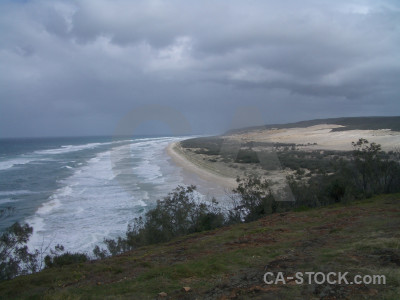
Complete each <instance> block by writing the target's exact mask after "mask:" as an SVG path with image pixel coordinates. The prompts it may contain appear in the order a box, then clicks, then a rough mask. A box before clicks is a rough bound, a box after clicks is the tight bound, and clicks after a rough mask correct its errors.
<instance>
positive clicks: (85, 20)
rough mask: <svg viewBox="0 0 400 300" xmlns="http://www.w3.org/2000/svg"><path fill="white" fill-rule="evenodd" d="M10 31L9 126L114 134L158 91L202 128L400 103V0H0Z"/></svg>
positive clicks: (35, 132) (4, 34)
mask: <svg viewBox="0 0 400 300" xmlns="http://www.w3.org/2000/svg"><path fill="white" fill-rule="evenodd" d="M0 41H1V42H0V137H12V136H63V135H101V134H112V133H113V132H114V130H115V128H116V126H117V123H118V121H119V120H120V119H121V118H123V117H124V115H125V114H126V113H127V112H129V111H132V110H135V109H136V110H137V109H139V108H140V107H143V105H148V104H151V105H163V106H167V107H169V108H170V109H172V110H177V111H179V112H180V113H182V114H183V116H184V117H185V118H186V119H187V120H189V123H190V125H191V128H192V133H194V134H198V133H221V132H223V131H225V130H227V129H228V128H230V127H231V126H233V127H236V126H238V124H239V125H241V126H242V125H243V126H246V125H254V124H259V123H284V122H290V121H299V120H306V119H315V118H325V117H339V116H363V115H399V112H400V99H399V96H400V1H398V0H393V1H385V0H379V1H376V0H372V1H362V0H359V1H352V0H344V1H341V0H337V1H324V0H319V1H317V0H314V1H313V0H310V1H309V0H303V1H298V0H294V1H285V0H277V1H261V0H260V1H243V0H241V1H234V0H220V1H215V0H212V1H208V0H202V1H189V0H182V1H176V0H169V1H153V0H144V1H140V0H136V1H131V0H113V1H111V0H110V1H105V0H88V1H57V0H51V1H50V0H49V1H34V0H32V1H29V0H28V1H15V0H14V1H11V0H10V1H4V0H0ZM243 107H244V108H243ZM242 109H244V111H250V112H251V111H256V112H257V113H258V114H259V115H258V116H254V117H253V116H251V114H247V116H246V114H244V115H245V116H244V117H243V116H242V118H240V121H237V120H236V121H234V119H235V118H234V116H235V114H237V113H238V111H239V112H240V111H241V110H242ZM160 124H161V123H160ZM160 124H158V123H157V122H155V123H148V124H144V125H143V126H141V127H140V128H139V129H138V131H140V132H141V133H160V131H163V129H162V128H163V125H160ZM152 129H154V131H152ZM165 132H168V131H167V130H165Z"/></svg>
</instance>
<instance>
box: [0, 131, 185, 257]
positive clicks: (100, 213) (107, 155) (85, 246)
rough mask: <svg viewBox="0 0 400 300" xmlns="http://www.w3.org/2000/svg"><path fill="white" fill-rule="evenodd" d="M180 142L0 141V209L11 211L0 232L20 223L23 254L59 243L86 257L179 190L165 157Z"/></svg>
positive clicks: (176, 173) (178, 177) (177, 173)
mask: <svg viewBox="0 0 400 300" xmlns="http://www.w3.org/2000/svg"><path fill="white" fill-rule="evenodd" d="M181 139H182V138H180V137H141V138H120V139H117V140H115V139H111V138H109V137H85V138H43V139H2V140H0V209H4V208H9V209H11V211H10V212H9V213H7V214H5V215H3V216H2V217H1V218H0V231H3V230H4V229H5V228H7V227H8V226H10V225H12V224H13V223H14V222H21V223H28V224H29V225H31V226H32V227H33V228H34V233H33V235H32V237H31V239H30V241H29V247H30V248H36V249H39V250H44V248H47V247H48V246H49V245H50V246H52V247H53V246H55V245H57V244H62V245H63V246H64V247H65V249H66V250H68V251H80V252H86V253H89V254H90V252H91V250H92V249H93V247H94V246H95V245H98V244H101V243H102V241H103V240H104V238H116V237H118V236H123V235H124V233H125V231H126V229H127V225H128V224H129V222H131V221H132V220H133V219H134V218H135V217H138V216H141V215H143V214H144V213H145V212H146V211H147V210H148V209H150V208H151V207H154V205H155V203H156V201H157V199H162V198H163V197H164V196H166V195H167V194H168V193H169V192H171V191H172V189H174V188H175V187H176V186H177V185H182V184H183V176H182V170H181V169H180V168H179V167H177V166H176V165H174V164H173V163H172V162H171V159H170V158H169V157H168V155H167V154H166V152H165V148H166V147H167V145H168V144H169V143H171V142H175V141H179V140H181Z"/></svg>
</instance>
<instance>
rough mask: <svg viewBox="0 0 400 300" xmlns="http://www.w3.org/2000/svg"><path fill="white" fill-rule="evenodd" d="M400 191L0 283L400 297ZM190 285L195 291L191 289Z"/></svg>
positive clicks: (8, 289)
mask: <svg viewBox="0 0 400 300" xmlns="http://www.w3.org/2000/svg"><path fill="white" fill-rule="evenodd" d="M399 228H400V194H392V195H382V196H378V197H375V198H371V199H368V200H364V201H362V202H358V203H354V204H352V205H348V206H344V205H340V206H338V205H336V206H329V207H325V208H320V209H313V210H307V211H301V212H289V213H284V214H274V215H270V216H267V217H265V218H263V219H260V220H258V221H256V222H252V223H247V224H239V225H235V226H231V227H225V228H220V229H217V230H214V231H209V232H203V233H199V234H194V235H190V236H186V237H182V238H178V239H175V240H173V241H172V242H169V243H165V244H160V245H153V246H147V247H142V248H139V249H137V250H135V251H132V252H129V253H126V254H124V255H120V256H117V257H113V258H109V259H105V260H102V261H92V262H87V263H82V264H76V265H70V266H65V267H62V268H52V269H47V270H44V271H43V272H40V273H37V274H34V275H29V276H21V277H18V278H16V279H14V280H12V281H6V282H2V283H0V298H3V299H18V298H22V299H28V298H29V299H39V298H40V299H42V298H44V299H54V298H56V299H98V298H108V299H157V298H161V297H160V296H158V294H159V293H160V292H165V293H167V295H168V296H166V297H162V298H163V299H233V298H234V299H247V298H252V299H296V298H299V299H311V298H317V299H318V298H323V299H342V298H348V299H358V298H359V299H366V298H371V299H398V295H399V294H400V268H399V267H400V231H399ZM265 270H268V271H270V272H278V271H283V272H285V274H287V275H288V276H290V275H291V274H293V273H295V272H299V271H302V272H306V271H314V272H319V271H321V272H324V273H328V272H339V271H340V272H346V271H348V272H349V274H350V275H349V276H348V277H349V278H351V275H355V274H364V275H365V274H369V275H380V274H383V275H385V276H386V279H387V283H386V285H328V284H323V285H316V284H311V285H309V284H303V285H296V284H294V282H293V281H291V282H289V283H288V284H286V285H266V284H264V283H263V274H264V273H265ZM186 286H188V287H190V288H191V290H190V291H189V292H185V291H183V290H182V287H186Z"/></svg>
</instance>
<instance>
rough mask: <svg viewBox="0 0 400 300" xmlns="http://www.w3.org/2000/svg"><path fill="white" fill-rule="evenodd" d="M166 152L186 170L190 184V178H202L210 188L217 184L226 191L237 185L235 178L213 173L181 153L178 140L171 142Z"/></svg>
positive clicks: (194, 179)
mask: <svg viewBox="0 0 400 300" xmlns="http://www.w3.org/2000/svg"><path fill="white" fill-rule="evenodd" d="M166 152H167V154H168V155H169V156H170V157H171V159H172V160H173V162H174V163H175V164H176V165H178V166H180V167H181V168H182V169H183V170H184V172H185V175H186V176H188V177H187V178H186V179H187V181H188V184H190V182H189V181H191V180H190V179H193V180H192V181H196V180H197V181H198V180H199V179H200V180H202V181H203V183H205V184H206V185H207V186H208V187H209V188H210V189H215V188H216V186H219V187H220V188H222V189H223V190H225V191H231V190H232V189H234V188H236V187H237V183H236V179H235V178H231V177H225V176H222V175H219V174H216V173H213V172H211V171H208V170H206V169H204V168H202V167H200V166H198V165H197V164H195V163H194V162H192V161H190V160H188V159H187V158H186V157H185V156H184V155H183V154H181V153H179V143H177V142H175V143H171V144H169V145H168V146H167V148H166ZM196 177H197V178H196ZM204 181H205V182H204Z"/></svg>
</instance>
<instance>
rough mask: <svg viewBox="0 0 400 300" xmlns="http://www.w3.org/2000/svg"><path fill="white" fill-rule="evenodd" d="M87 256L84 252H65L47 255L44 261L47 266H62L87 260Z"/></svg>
mask: <svg viewBox="0 0 400 300" xmlns="http://www.w3.org/2000/svg"><path fill="white" fill-rule="evenodd" d="M88 260H89V258H88V257H87V255H86V254H84V253H70V252H66V253H64V254H61V255H57V256H53V257H52V256H50V255H47V256H46V257H45V258H44V262H45V265H46V267H47V268H54V267H62V266H66V265H71V264H75V263H83V262H86V261H88Z"/></svg>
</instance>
